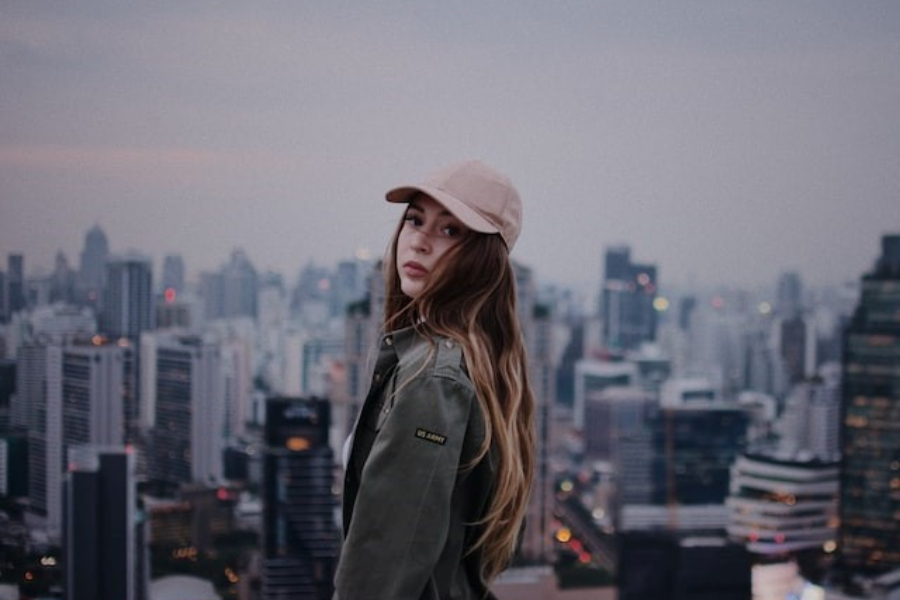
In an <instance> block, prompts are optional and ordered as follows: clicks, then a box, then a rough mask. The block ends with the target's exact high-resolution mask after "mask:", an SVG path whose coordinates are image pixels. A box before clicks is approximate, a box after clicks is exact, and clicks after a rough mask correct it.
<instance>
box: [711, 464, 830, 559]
mask: <svg viewBox="0 0 900 600" xmlns="http://www.w3.org/2000/svg"><path fill="white" fill-rule="evenodd" d="M837 494H838V462H837V461H835V460H832V461H827V462H826V461H822V460H818V459H807V460H799V459H783V458H776V457H774V456H768V455H763V454H744V455H742V456H740V457H738V459H737V461H735V463H734V466H733V467H732V473H731V494H730V495H729V497H728V500H727V504H728V507H729V509H730V518H729V522H728V534H729V536H730V538H731V539H733V540H735V541H737V542H740V543H742V544H744V545H745V546H746V547H747V549H748V550H749V551H750V552H752V553H753V554H755V555H759V556H764V557H775V558H779V557H783V556H784V555H790V554H795V555H796V554H800V553H803V552H810V551H812V552H813V553H818V554H824V553H827V552H834V550H835V547H836V543H835V540H836V537H837Z"/></svg>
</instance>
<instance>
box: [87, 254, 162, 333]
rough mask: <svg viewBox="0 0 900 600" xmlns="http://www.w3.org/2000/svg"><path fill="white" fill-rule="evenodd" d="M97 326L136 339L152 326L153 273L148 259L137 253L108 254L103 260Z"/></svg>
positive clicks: (104, 330) (103, 330)
mask: <svg viewBox="0 0 900 600" xmlns="http://www.w3.org/2000/svg"><path fill="white" fill-rule="evenodd" d="M100 314H101V320H100V323H101V328H100V330H101V331H102V332H103V333H105V334H107V335H109V336H112V337H127V338H130V339H132V340H136V339H137V337H138V336H139V335H140V333H141V332H142V331H145V330H147V329H152V328H153V320H154V310H153V276H152V269H151V264H150V259H149V258H146V257H143V256H138V255H134V254H132V255H126V256H119V257H114V258H111V259H109V260H108V261H107V264H106V288H105V290H104V295H103V310H102V311H101V313H100Z"/></svg>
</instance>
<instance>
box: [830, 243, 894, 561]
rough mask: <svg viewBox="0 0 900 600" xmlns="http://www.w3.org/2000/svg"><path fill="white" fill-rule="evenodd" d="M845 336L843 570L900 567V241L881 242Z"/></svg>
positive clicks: (840, 543)
mask: <svg viewBox="0 0 900 600" xmlns="http://www.w3.org/2000/svg"><path fill="white" fill-rule="evenodd" d="M881 247H882V252H881V257H880V258H879V259H878V261H877V262H876V264H875V267H874V268H873V269H872V271H871V272H869V273H867V274H865V275H864V276H863V277H862V290H861V296H860V299H859V304H858V305H857V307H856V311H855V313H854V315H853V319H852V321H851V322H850V325H849V327H848V328H847V330H846V332H845V338H844V356H843V392H842V418H841V421H840V422H841V440H842V442H841V446H842V451H841V454H842V461H841V493H840V517H841V519H840V521H841V525H840V530H839V539H838V549H839V550H838V551H839V555H838V566H839V568H840V570H841V571H842V572H844V573H846V574H848V575H851V574H869V575H876V574H881V573H885V572H887V571H890V570H893V569H898V568H900V517H898V515H900V409H898V407H900V235H886V236H884V237H883V238H882V240H881Z"/></svg>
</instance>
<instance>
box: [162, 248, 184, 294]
mask: <svg viewBox="0 0 900 600" xmlns="http://www.w3.org/2000/svg"><path fill="white" fill-rule="evenodd" d="M162 287H163V291H167V290H172V291H173V292H174V293H175V294H180V293H181V292H183V291H184V261H183V260H182V258H181V256H180V255H178V254H168V255H166V257H165V258H164V259H163V270H162Z"/></svg>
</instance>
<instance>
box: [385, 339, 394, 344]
mask: <svg viewBox="0 0 900 600" xmlns="http://www.w3.org/2000/svg"><path fill="white" fill-rule="evenodd" d="M393 344H394V338H389V337H386V338H384V345H385V346H391V345H393Z"/></svg>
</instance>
